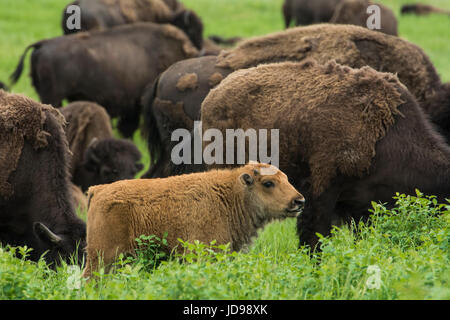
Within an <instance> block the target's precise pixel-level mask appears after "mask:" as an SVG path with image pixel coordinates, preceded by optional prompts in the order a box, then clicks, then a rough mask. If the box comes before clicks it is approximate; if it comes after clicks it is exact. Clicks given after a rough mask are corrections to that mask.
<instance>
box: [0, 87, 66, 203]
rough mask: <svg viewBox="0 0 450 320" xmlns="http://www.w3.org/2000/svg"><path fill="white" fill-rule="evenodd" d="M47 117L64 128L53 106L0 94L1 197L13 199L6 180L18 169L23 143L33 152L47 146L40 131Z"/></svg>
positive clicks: (13, 95) (25, 98) (63, 123)
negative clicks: (26, 143) (52, 118)
mask: <svg viewBox="0 0 450 320" xmlns="http://www.w3.org/2000/svg"><path fill="white" fill-rule="evenodd" d="M49 113H51V114H52V115H53V116H54V118H55V119H56V120H57V121H59V123H60V124H61V126H62V127H63V126H64V125H65V119H64V117H63V116H62V115H61V113H60V112H59V111H58V110H56V109H55V108H53V107H52V106H49V105H43V104H40V103H37V102H35V101H33V100H31V99H29V98H27V97H25V96H22V95H18V94H9V93H7V92H5V91H3V90H0V196H2V197H4V198H6V199H7V198H9V197H11V196H12V195H13V188H12V186H11V185H10V183H9V182H8V178H9V176H10V174H11V173H12V172H13V171H14V170H16V168H17V164H18V162H19V159H20V156H21V154H22V149H23V146H24V142H25V140H27V141H28V142H29V143H30V144H31V145H32V146H33V148H34V149H35V150H38V149H41V148H45V147H46V146H47V137H48V136H49V135H50V133H48V132H46V131H45V130H44V129H43V127H44V123H45V120H46V118H47V115H48V114H49Z"/></svg>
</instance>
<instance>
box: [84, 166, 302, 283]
mask: <svg viewBox="0 0 450 320" xmlns="http://www.w3.org/2000/svg"><path fill="white" fill-rule="evenodd" d="M268 168H270V169H274V170H273V171H272V172H270V173H268V172H267V169H268ZM88 199H89V209H88V229H87V263H86V268H85V270H84V274H83V275H84V277H89V276H90V275H91V273H92V271H93V270H95V269H96V268H97V267H98V264H99V256H101V257H102V259H103V262H104V265H105V266H108V265H110V264H111V263H112V262H113V261H114V259H115V258H116V257H117V256H118V254H120V253H131V254H132V253H133V251H134V248H135V247H136V242H135V239H136V238H138V237H139V236H140V235H143V234H145V235H153V234H154V235H156V236H158V237H162V235H163V234H164V232H168V236H167V241H168V248H167V249H168V250H169V251H170V250H172V249H174V248H176V247H177V245H179V242H178V241H177V239H178V238H181V239H183V240H184V241H194V240H199V241H201V242H204V243H210V242H211V241H213V240H217V244H226V243H231V249H232V250H236V251H237V250H240V249H241V248H242V247H243V246H245V245H248V244H249V243H250V242H251V238H252V237H255V236H257V230H258V229H260V228H262V227H264V225H265V224H267V223H268V222H270V221H272V220H274V219H284V218H287V217H296V216H297V215H298V214H299V212H300V211H301V210H302V209H303V206H304V201H305V200H304V197H303V196H302V195H301V194H300V193H299V192H298V191H297V190H296V189H295V188H294V187H293V186H292V185H291V184H290V183H289V182H288V179H287V176H286V175H285V174H284V173H283V172H281V171H280V170H278V169H277V168H275V167H272V166H269V165H266V164H260V163H256V162H251V163H249V164H247V165H246V166H243V167H240V168H236V169H233V170H211V171H208V172H203V173H195V174H190V175H182V176H174V177H170V178H166V179H148V180H145V179H141V180H128V181H119V182H116V183H113V184H110V185H101V186H95V187H91V188H90V189H89V192H88Z"/></svg>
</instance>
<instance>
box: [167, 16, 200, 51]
mask: <svg viewBox="0 0 450 320" xmlns="http://www.w3.org/2000/svg"><path fill="white" fill-rule="evenodd" d="M173 24H174V25H175V26H177V27H178V28H180V29H181V30H183V31H184V32H185V33H186V35H187V36H188V37H189V39H190V40H191V42H192V43H193V45H194V46H195V47H196V48H197V49H198V50H201V49H202V48H203V23H202V20H201V19H200V17H199V16H198V15H197V14H196V13H195V12H193V11H191V10H183V11H180V12H179V13H177V14H176V15H175V17H174V20H173Z"/></svg>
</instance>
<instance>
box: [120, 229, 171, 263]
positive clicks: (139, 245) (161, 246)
mask: <svg viewBox="0 0 450 320" xmlns="http://www.w3.org/2000/svg"><path fill="white" fill-rule="evenodd" d="M135 241H136V248H135V250H134V254H133V255H128V256H126V257H125V256H124V255H123V254H121V255H120V256H119V259H118V262H117V263H116V265H119V266H122V267H123V266H124V265H126V264H135V265H139V266H140V267H142V269H144V270H145V271H152V270H155V269H156V268H157V267H158V266H159V265H160V264H161V262H162V261H164V260H167V258H168V254H167V252H166V247H167V232H165V233H164V234H163V237H162V239H161V238H158V237H157V236H156V235H141V236H139V237H138V238H136V239H135Z"/></svg>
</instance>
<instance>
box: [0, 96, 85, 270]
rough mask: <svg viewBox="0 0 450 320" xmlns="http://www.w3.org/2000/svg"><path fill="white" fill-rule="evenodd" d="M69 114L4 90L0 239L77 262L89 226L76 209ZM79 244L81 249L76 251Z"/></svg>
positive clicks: (52, 259) (54, 259)
mask: <svg viewBox="0 0 450 320" xmlns="http://www.w3.org/2000/svg"><path fill="white" fill-rule="evenodd" d="M64 122H65V121H64V117H63V116H62V115H61V114H60V113H59V112H58V111H57V110H56V109H54V108H52V107H51V106H46V105H41V104H39V103H37V102H34V101H32V100H31V99H28V98H26V97H24V96H21V95H14V94H7V93H6V92H4V91H2V90H0V243H1V244H3V245H6V244H8V245H11V246H28V247H29V248H32V249H33V250H32V251H31V253H30V257H29V258H30V259H32V260H34V261H36V260H38V259H39V258H40V256H41V255H42V254H43V253H44V252H47V253H46V254H45V260H46V261H47V262H48V263H58V262H59V261H60V258H63V259H65V260H67V261H68V259H69V257H70V256H71V255H72V254H73V255H74V256H75V257H76V258H77V257H78V262H80V263H81V261H82V259H81V258H80V256H81V254H82V252H83V250H84V247H85V245H86V243H85V238H86V225H85V223H84V222H83V221H82V220H81V219H79V218H78V217H77V216H76V214H75V209H74V207H73V198H72V193H71V187H70V175H69V172H68V170H67V169H68V165H69V161H70V154H69V147H68V145H67V140H66V136H65V134H64V129H63V126H64ZM77 249H78V251H77Z"/></svg>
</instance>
